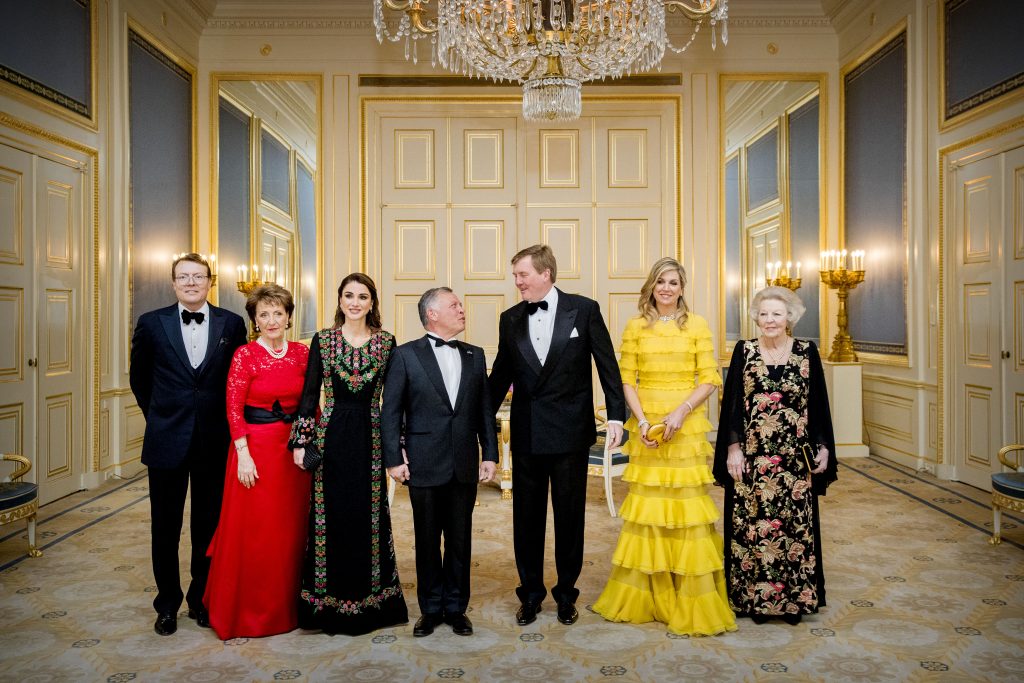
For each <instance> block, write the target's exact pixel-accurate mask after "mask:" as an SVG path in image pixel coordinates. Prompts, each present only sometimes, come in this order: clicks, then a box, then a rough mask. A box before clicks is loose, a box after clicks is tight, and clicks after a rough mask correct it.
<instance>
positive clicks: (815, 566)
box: [714, 287, 836, 624]
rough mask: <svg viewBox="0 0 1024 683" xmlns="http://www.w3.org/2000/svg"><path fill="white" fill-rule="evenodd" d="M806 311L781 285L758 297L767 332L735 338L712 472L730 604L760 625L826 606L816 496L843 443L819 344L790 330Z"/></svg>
mask: <svg viewBox="0 0 1024 683" xmlns="http://www.w3.org/2000/svg"><path fill="white" fill-rule="evenodd" d="M803 312H804V306H803V304H802V303H801V302H800V299H799V298H797V296H796V294H794V293H793V292H791V291H789V290H788V289H785V288H783V287H768V288H765V289H762V290H761V291H760V292H758V293H757V294H756V295H755V296H754V300H753V302H752V304H751V307H750V316H751V318H753V320H754V321H755V322H756V323H757V326H758V329H759V335H758V338H757V339H751V340H746V341H740V342H738V343H737V344H736V348H735V349H734V351H733V354H732V362H731V363H730V364H729V374H728V376H727V377H726V382H725V391H724V393H723V396H722V415H721V419H720V420H719V425H718V442H717V444H716V446H715V464H714V475H715V481H717V482H718V483H719V484H720V485H722V486H723V487H725V506H724V507H725V510H724V513H725V514H724V518H725V533H724V535H725V574H726V582H727V586H728V593H729V602H730V603H731V604H732V607H733V609H734V610H735V611H736V613H737V614H738V615H739V616H743V617H750V618H751V619H752V620H753V621H754V623H758V624H760V623H764V622H765V621H766V620H767V619H769V618H782V619H783V620H785V621H786V622H787V623H790V624H797V623H799V622H800V619H801V617H802V616H803V615H804V614H813V613H816V612H817V611H818V608H819V607H822V606H824V605H825V575H824V571H823V566H822V561H821V559H822V558H821V527H820V525H819V522H818V496H823V495H825V490H826V488H828V485H829V484H831V483H832V482H833V481H835V479H836V459H835V452H836V446H835V438H834V436H833V432H832V418H831V415H830V413H829V408H828V395H827V391H826V388H825V378H824V373H823V371H822V367H821V359H820V358H819V357H818V349H817V347H816V346H815V345H814V343H813V342H810V341H801V340H798V339H794V338H793V337H791V336H790V335H789V331H788V329H789V328H790V327H792V326H795V325H796V322H797V320H799V319H800V316H801V315H802V314H803Z"/></svg>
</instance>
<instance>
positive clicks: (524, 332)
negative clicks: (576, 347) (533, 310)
mask: <svg viewBox="0 0 1024 683" xmlns="http://www.w3.org/2000/svg"><path fill="white" fill-rule="evenodd" d="M513 325H514V329H515V335H516V344H517V345H518V346H519V353H521V354H523V358H525V359H526V363H527V365H529V366H530V369H531V370H533V371H534V372H535V373H536V374H538V375H539V374H540V373H541V371H543V369H544V368H543V366H542V365H541V364H540V358H538V357H537V351H536V349H534V348H533V342H531V341H530V316H528V315H527V314H526V304H525V303H521V304H519V319H518V320H515V321H513Z"/></svg>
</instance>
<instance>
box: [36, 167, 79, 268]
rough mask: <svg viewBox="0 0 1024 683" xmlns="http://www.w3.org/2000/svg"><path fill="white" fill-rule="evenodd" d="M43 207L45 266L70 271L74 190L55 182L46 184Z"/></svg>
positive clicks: (73, 228)
mask: <svg viewBox="0 0 1024 683" xmlns="http://www.w3.org/2000/svg"><path fill="white" fill-rule="evenodd" d="M45 197H46V201H45V206H44V207H43V216H42V217H43V221H44V224H43V233H44V234H45V235H46V264H47V265H48V266H50V267H51V268H62V269H66V270H70V269H71V265H72V264H71V259H72V254H71V247H72V244H74V234H75V223H74V221H75V209H74V206H73V205H72V201H73V198H74V188H73V187H72V186H71V185H66V184H64V183H59V182H57V181H55V180H48V181H47V182H46V195H45Z"/></svg>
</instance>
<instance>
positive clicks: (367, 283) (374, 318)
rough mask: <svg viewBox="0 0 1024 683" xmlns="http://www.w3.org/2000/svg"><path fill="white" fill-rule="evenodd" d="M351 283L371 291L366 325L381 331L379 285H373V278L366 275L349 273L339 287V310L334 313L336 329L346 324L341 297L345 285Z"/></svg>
mask: <svg viewBox="0 0 1024 683" xmlns="http://www.w3.org/2000/svg"><path fill="white" fill-rule="evenodd" d="M350 282H358V283H359V284H361V285H363V286H364V287H366V288H367V289H368V290H370V301H371V302H372V305H371V306H370V312H369V313H367V314H366V324H367V325H368V326H369V328H370V329H371V330H373V331H374V332H376V331H377V330H379V329H380V300H379V299H378V298H377V285H375V284H373V278H371V277H370V276H369V275H367V274H365V273H349V274H348V275H346V276H345V279H344V280H342V281H341V284H340V285H338V308H337V310H335V311H334V327H335V328H339V327H341V326H342V325H343V324H344V323H345V311H343V310H341V295H342V293H343V292H344V291H345V285H347V284H348V283H350Z"/></svg>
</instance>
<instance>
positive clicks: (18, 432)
mask: <svg viewBox="0 0 1024 683" xmlns="http://www.w3.org/2000/svg"><path fill="white" fill-rule="evenodd" d="M24 435H25V406H24V405H22V404H21V403H8V404H7V405H2V406H0V453H17V454H18V455H24V456H26V457H28V454H27V453H25V451H24V450H23V449H24V448H25V440H24Z"/></svg>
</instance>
